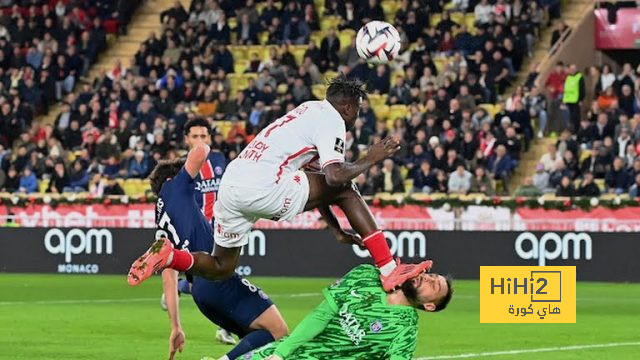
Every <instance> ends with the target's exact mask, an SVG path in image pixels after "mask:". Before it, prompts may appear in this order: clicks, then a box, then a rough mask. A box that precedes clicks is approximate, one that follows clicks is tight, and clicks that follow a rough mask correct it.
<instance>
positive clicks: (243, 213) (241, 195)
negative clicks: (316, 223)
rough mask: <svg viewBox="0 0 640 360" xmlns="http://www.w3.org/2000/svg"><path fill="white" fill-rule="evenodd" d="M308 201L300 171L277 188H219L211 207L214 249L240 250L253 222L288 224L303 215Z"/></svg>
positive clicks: (285, 179) (246, 241)
mask: <svg viewBox="0 0 640 360" xmlns="http://www.w3.org/2000/svg"><path fill="white" fill-rule="evenodd" d="M247 176H251V175H250V174H247ZM308 199H309V180H308V179H307V175H306V174H305V173H304V172H303V171H296V172H293V173H289V174H286V175H284V176H283V177H282V179H281V180H280V181H279V182H278V184H274V185H273V186H271V187H268V188H265V189H251V188H244V187H241V186H235V185H223V186H221V187H220V190H219V191H218V198H217V199H216V203H215V205H214V207H213V213H214V215H215V229H214V239H215V242H216V245H219V246H222V247H225V248H233V247H241V246H244V245H246V244H247V243H248V242H249V232H250V231H251V227H252V226H253V224H254V223H255V222H256V221H258V220H259V219H269V220H276V221H280V220H287V221H288V220H292V219H293V217H294V216H296V215H297V214H299V213H301V212H303V211H304V207H305V205H306V204H307V200H308Z"/></svg>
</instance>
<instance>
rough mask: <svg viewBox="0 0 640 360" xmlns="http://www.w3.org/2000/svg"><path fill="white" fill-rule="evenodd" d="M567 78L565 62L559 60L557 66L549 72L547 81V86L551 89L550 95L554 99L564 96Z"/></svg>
mask: <svg viewBox="0 0 640 360" xmlns="http://www.w3.org/2000/svg"><path fill="white" fill-rule="evenodd" d="M566 78H567V72H566V71H565V66H564V63H563V62H561V61H559V62H557V63H556V66H555V68H554V69H553V71H552V72H551V73H550V74H549V77H548V78H547V81H546V83H545V86H546V88H547V89H548V91H549V97H550V99H551V100H552V101H555V100H557V99H561V98H562V94H563V93H564V83H565V80H566Z"/></svg>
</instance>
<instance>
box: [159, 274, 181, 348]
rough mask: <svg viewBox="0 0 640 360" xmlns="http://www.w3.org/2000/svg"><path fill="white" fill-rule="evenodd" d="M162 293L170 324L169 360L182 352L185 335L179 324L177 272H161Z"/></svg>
mask: <svg viewBox="0 0 640 360" xmlns="http://www.w3.org/2000/svg"><path fill="white" fill-rule="evenodd" d="M162 291H164V295H165V298H166V301H167V313H168V314H169V322H170V323H171V335H170V336H169V359H170V360H171V359H173V357H174V356H175V354H176V352H177V351H180V352H182V349H183V347H184V341H185V335H184V332H183V331H182V325H181V324H180V308H179V306H178V305H179V300H178V272H177V271H175V270H173V269H164V270H163V271H162Z"/></svg>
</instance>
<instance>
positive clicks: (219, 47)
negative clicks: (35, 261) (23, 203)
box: [0, 0, 577, 195]
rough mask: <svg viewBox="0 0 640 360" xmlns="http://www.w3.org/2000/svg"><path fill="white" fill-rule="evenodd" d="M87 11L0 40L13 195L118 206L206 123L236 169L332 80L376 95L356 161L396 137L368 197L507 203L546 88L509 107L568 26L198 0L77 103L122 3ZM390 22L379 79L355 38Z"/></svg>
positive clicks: (371, 175)
mask: <svg viewBox="0 0 640 360" xmlns="http://www.w3.org/2000/svg"><path fill="white" fill-rule="evenodd" d="M33 2H34V1H27V3H29V4H31V3H33ZM53 2H54V3H55V1H53ZM35 3H38V2H37V1H35ZM50 3H52V2H51V1H48V2H47V4H50ZM91 3H95V4H97V5H94V6H93V7H91V8H86V7H83V6H84V4H85V2H82V1H79V2H74V1H70V2H68V3H66V2H59V3H56V4H55V6H51V5H49V6H48V7H47V6H46V5H47V4H40V7H39V9H41V10H40V11H41V12H42V13H45V11H49V12H48V13H47V14H55V16H54V15H47V16H42V21H41V22H42V24H44V25H43V26H45V27H44V30H42V29H41V31H40V32H39V33H41V34H42V36H41V38H40V37H33V38H30V37H29V38H27V39H24V38H21V37H20V36H16V35H14V34H21V33H22V32H20V31H18V32H15V29H16V28H17V29H22V28H23V27H24V26H27V27H29V26H35V28H36V29H40V27H39V25H38V24H40V23H39V22H38V21H37V19H38V17H37V13H38V7H37V6H35V7H33V9H34V10H31V9H32V8H28V9H29V14H30V13H31V12H34V13H35V14H36V15H34V16H33V17H31V16H26V15H24V16H21V15H16V11H11V12H10V14H9V15H5V16H4V19H5V20H7V21H5V23H6V24H7V25H5V29H8V28H10V29H11V31H4V34H5V35H4V37H2V33H3V31H2V28H0V44H2V45H4V46H3V47H2V49H3V50H2V52H0V54H2V55H4V56H0V57H2V59H0V60H2V71H3V74H2V75H3V76H2V79H3V82H2V85H1V86H3V88H2V93H3V94H4V95H5V96H3V101H2V104H1V107H0V111H1V113H0V129H2V132H1V133H2V136H0V164H1V165H2V166H0V167H1V168H2V172H1V173H0V188H1V189H3V190H5V191H15V190H19V191H25V192H34V191H38V189H39V185H38V184H39V181H40V180H41V179H48V180H49V181H48V186H47V188H46V189H45V190H46V191H50V192H62V191H90V192H91V193H92V194H93V195H101V194H103V193H107V194H109V193H120V192H121V191H122V189H119V188H118V186H117V184H116V183H115V181H113V179H114V178H144V177H146V176H147V175H148V173H149V172H150V171H151V169H152V168H153V166H154V164H155V162H156V161H157V160H159V159H161V158H172V157H177V156H181V155H182V151H183V148H184V145H183V141H182V136H183V135H182V128H183V126H184V124H185V122H186V121H188V120H189V119H191V118H194V117H198V116H200V117H204V118H206V119H208V120H209V121H210V122H211V124H212V127H213V128H214V129H216V132H215V136H214V144H213V146H214V147H215V148H217V149H219V150H220V151H222V152H224V154H225V155H226V156H227V158H228V159H229V160H232V159H233V158H235V157H236V156H237V155H238V153H239V152H240V151H241V150H242V149H243V148H244V146H245V145H246V144H247V143H248V142H249V141H250V140H251V139H252V138H253V137H254V136H255V134H257V132H259V131H260V130H261V129H262V128H263V127H264V126H266V125H268V124H269V123H271V122H272V121H274V120H275V119H277V118H278V117H280V116H282V115H283V114H284V113H286V112H287V111H288V110H291V109H292V108H294V107H295V106H296V105H297V104H299V103H301V102H303V101H306V100H311V99H314V98H320V99H321V98H322V93H321V92H318V91H316V89H317V88H318V87H320V88H321V87H322V86H323V85H322V84H323V83H324V81H325V76H335V74H338V73H343V74H345V75H346V76H347V77H350V78H359V79H362V80H365V81H366V83H367V87H368V89H369V90H370V91H371V93H372V95H371V97H370V98H369V99H368V100H365V101H364V102H363V109H362V112H361V114H360V119H359V120H358V121H357V123H356V126H355V128H354V129H353V130H352V131H350V132H348V134H347V144H346V145H347V149H348V150H347V152H346V158H347V160H353V159H355V158H357V157H358V156H360V154H361V153H362V152H364V151H366V149H367V147H368V145H369V144H371V143H373V142H375V141H378V140H379V139H380V138H383V137H384V136H387V135H391V136H393V137H395V138H396V139H398V140H399V141H401V143H402V150H401V151H399V152H398V153H397V154H396V155H395V156H394V158H392V159H387V160H386V161H385V162H384V163H383V164H382V165H381V166H380V167H378V166H374V167H372V168H371V169H370V171H369V172H368V173H367V174H366V175H362V176H360V177H358V178H357V179H356V182H357V184H358V187H359V188H360V190H361V191H362V193H363V194H365V195H371V194H374V193H376V192H381V191H384V192H394V193H398V192H407V191H413V192H422V193H431V192H448V193H468V192H480V193H485V194H488V195H492V194H494V193H496V182H499V183H501V184H502V186H501V188H500V189H499V190H501V191H504V192H506V191H508V189H507V184H508V182H509V178H510V176H511V174H512V172H513V170H514V168H515V166H516V164H517V162H518V160H519V158H520V153H521V151H522V150H523V149H526V148H527V147H528V146H529V142H530V140H531V139H532V138H533V136H535V135H536V134H535V131H534V128H533V126H532V118H536V119H538V121H539V123H540V126H538V128H539V129H540V131H539V132H538V135H539V136H542V134H543V131H544V128H545V122H546V116H547V114H546V106H547V105H546V104H547V101H549V99H547V97H546V95H545V91H544V90H545V89H543V88H538V87H536V86H529V87H526V86H525V87H517V88H516V90H515V92H514V93H513V94H512V95H510V96H509V97H504V96H501V94H503V93H504V91H505V90H506V89H507V88H509V87H510V86H512V85H514V84H513V81H514V79H515V76H516V74H517V73H518V71H519V70H520V68H521V66H522V64H523V61H524V59H525V57H527V56H530V55H531V52H532V48H533V45H534V42H535V41H536V39H537V36H538V33H539V31H540V29H541V28H542V27H544V26H548V25H549V24H550V22H551V21H552V20H553V19H554V18H557V17H558V16H559V10H560V1H559V0H539V1H538V0H529V1H526V0H524V1H523V0H513V1H506V0H491V1H489V0H478V1H474V0H470V1H464V0H463V1H459V0H454V1H436V0H423V1H419V0H415V1H406V0H405V1H402V2H388V1H385V2H383V3H379V2H378V1H376V0H367V1H344V2H343V1H332V0H327V1H325V4H324V6H317V5H316V4H317V3H318V2H316V3H315V4H314V3H313V2H312V1H304V0H301V1H288V2H286V5H284V6H283V5H282V4H281V3H275V2H274V1H272V0H267V1H266V2H264V3H259V4H256V3H255V2H254V1H252V0H246V1H225V0H222V1H213V0H195V1H192V3H191V8H190V9H188V11H187V9H184V8H183V7H182V5H181V4H180V3H179V2H176V4H175V6H174V7H172V8H170V9H167V10H166V11H164V12H163V13H162V15H161V21H162V23H163V29H162V32H161V33H159V34H155V33H152V34H151V35H150V36H149V38H148V39H147V40H146V41H144V42H143V43H142V44H141V45H140V48H139V51H138V52H137V54H136V55H135V58H134V59H132V61H131V64H128V65H127V64H123V63H121V62H118V63H116V64H114V67H113V68H112V69H111V70H110V71H106V72H103V73H102V74H101V76H100V77H99V78H97V79H95V81H93V82H83V83H81V84H78V85H77V86H75V88H76V91H75V92H71V90H72V89H73V88H74V85H75V82H77V80H78V78H79V76H82V74H86V70H87V68H88V64H90V63H91V62H92V61H94V60H95V56H97V54H98V53H99V51H100V50H101V49H102V47H103V46H104V43H105V42H104V32H105V31H104V27H101V26H100V23H101V21H104V20H105V18H110V17H111V18H112V17H114V16H115V15H117V14H115V13H114V12H113V10H114V9H113V6H116V5H115V4H121V2H110V1H102V2H101V1H96V2H91ZM390 3H393V6H390ZM60 4H66V5H60ZM14 8H15V7H14ZM49 8H51V9H52V10H48V9H49ZM58 8H64V11H61V12H59V11H58ZM12 9H13V8H12ZM91 9H93V10H91ZM116 10H119V9H116ZM117 12H118V11H116V13H117ZM18 13H20V14H22V12H20V11H19V12H18ZM29 14H27V15H29ZM80 14H84V16H82V15H80ZM7 16H8V19H7ZM48 19H51V20H48ZM334 19H335V20H336V21H335V22H331V26H326V21H328V20H332V21H333V20H334ZM385 19H387V20H389V21H391V22H392V23H393V24H394V25H395V26H396V27H397V29H398V31H399V33H400V34H401V37H402V39H403V44H404V45H405V46H404V47H403V49H402V50H401V53H400V55H399V56H398V58H397V59H395V60H394V61H393V62H392V63H390V64H389V65H379V66H377V67H374V66H372V65H369V64H366V63H365V62H364V61H363V60H361V59H360V58H359V57H358V56H357V53H356V50H355V36H354V35H355V32H354V30H357V29H358V28H359V27H360V26H361V25H362V24H364V23H366V22H368V21H370V20H385ZM25 23H26V25H25ZM19 24H23V25H19ZM46 24H49V27H51V26H53V27H52V28H51V30H50V31H47V27H46ZM7 26H8V28H7ZM319 30H320V31H319ZM9 33H10V34H11V36H10V37H9ZM318 34H320V36H318ZM344 35H347V36H344ZM70 39H71V40H70ZM21 40H25V41H24V42H21ZM85 40H86V41H85ZM94 40H95V41H94ZM314 40H315V41H314ZM16 41H17V42H16ZM316 42H317V43H316ZM346 42H348V43H346ZM252 45H261V46H252ZM265 45H269V46H265ZM301 47H302V49H301ZM24 49H26V50H24ZM7 50H9V51H7ZM23 53H24V54H23ZM241 57H242V59H241ZM38 59H41V61H36V60H38ZM36 65H37V66H36ZM49 67H51V70H53V71H47V69H49ZM29 73H32V76H25V74H29ZM43 77H44V80H43V79H42V78H43ZM48 77H51V79H49V78H48ZM239 79H240V80H242V81H241V82H239ZM56 101H61V102H62V112H61V113H60V115H59V116H58V117H57V120H56V121H55V124H53V125H42V124H39V123H38V122H34V121H33V120H32V119H33V114H34V113H37V112H39V111H45V110H46V106H47V105H48V104H51V103H53V102H56ZM40 109H42V110H40ZM398 109H399V110H400V111H398ZM16 124H18V125H16ZM576 155H577V154H576ZM40 187H41V186H40Z"/></svg>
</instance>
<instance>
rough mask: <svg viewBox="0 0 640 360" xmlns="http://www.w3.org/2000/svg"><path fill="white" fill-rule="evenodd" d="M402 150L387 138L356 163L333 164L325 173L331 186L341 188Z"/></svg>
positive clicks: (396, 143) (327, 167) (372, 147)
mask: <svg viewBox="0 0 640 360" xmlns="http://www.w3.org/2000/svg"><path fill="white" fill-rule="evenodd" d="M398 150H400V143H398V142H397V141H395V140H394V139H392V138H391V137H386V138H384V139H383V140H382V141H380V142H378V143H375V144H373V145H371V147H370V148H369V151H368V152H367V155H366V156H364V157H363V158H360V159H358V160H357V161H356V162H353V163H347V162H341V163H331V164H328V165H327V166H325V167H324V169H323V171H324V174H325V178H326V180H327V184H329V186H340V185H342V184H344V183H346V182H348V181H351V179H353V178H355V177H356V176H358V175H360V174H362V173H363V172H365V171H367V169H369V168H370V167H371V166H372V165H373V164H375V163H377V162H380V161H382V160H384V159H386V158H388V157H389V156H392V155H393V154H395V153H396V152H397V151H398Z"/></svg>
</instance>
